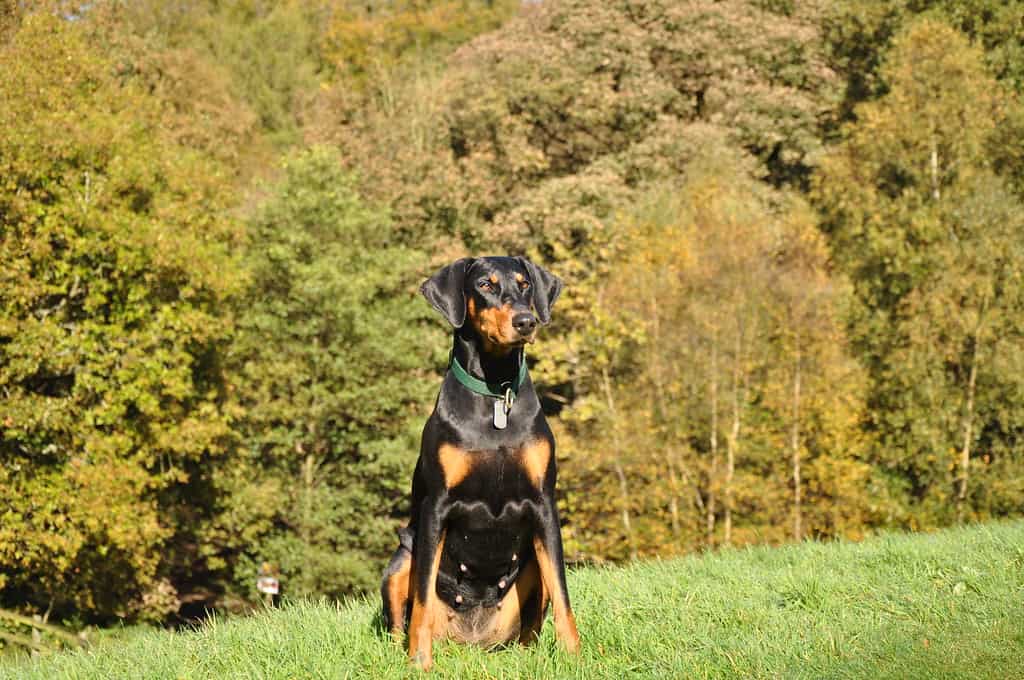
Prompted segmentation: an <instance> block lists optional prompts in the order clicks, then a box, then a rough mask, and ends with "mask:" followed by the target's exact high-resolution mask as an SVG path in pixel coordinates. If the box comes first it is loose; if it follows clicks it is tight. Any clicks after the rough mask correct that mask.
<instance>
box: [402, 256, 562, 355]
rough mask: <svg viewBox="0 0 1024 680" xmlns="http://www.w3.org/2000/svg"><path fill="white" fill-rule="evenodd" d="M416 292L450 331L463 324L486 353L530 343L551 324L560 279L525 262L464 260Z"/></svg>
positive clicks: (482, 259) (425, 283) (502, 258)
mask: <svg viewBox="0 0 1024 680" xmlns="http://www.w3.org/2000/svg"><path fill="white" fill-rule="evenodd" d="M420 292H421V293H423V297H425V298H427V300H428V301H429V302H430V304H431V305H433V306H434V309H436V310H437V311H439V312H441V314H442V315H443V316H444V317H445V318H446V319H448V322H449V323H451V325H452V326H454V327H455V328H463V327H464V326H466V325H467V324H468V325H469V326H470V327H471V328H472V329H473V330H474V331H475V332H476V334H477V335H478V336H479V337H480V340H481V346H482V347H483V350H484V351H485V352H487V353H488V354H494V355H499V356H500V355H503V354H507V353H508V352H510V351H511V350H513V349H515V348H517V347H522V346H523V345H525V344H526V343H528V342H533V341H534V338H535V337H536V334H537V325H538V322H539V323H540V324H547V323H548V322H549V321H551V308H552V307H553V306H554V304H555V300H557V299H558V295H559V294H560V293H561V292H562V280H561V279H559V278H558V277H557V276H555V275H554V274H552V273H551V272H549V271H547V270H546V269H544V268H543V267H538V266H537V265H535V264H534V263H532V262H530V261H529V260H527V259H526V258H524V257H476V258H473V257H467V258H463V259H461V260H456V261H455V262H453V263H451V264H450V265H448V266H447V267H444V268H443V269H442V270H441V271H439V272H437V273H436V274H434V275H433V276H431V277H430V278H429V279H427V280H426V281H425V282H424V283H423V285H422V286H420Z"/></svg>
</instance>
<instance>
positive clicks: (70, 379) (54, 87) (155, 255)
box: [0, 12, 241, 620]
mask: <svg viewBox="0 0 1024 680" xmlns="http://www.w3.org/2000/svg"><path fill="white" fill-rule="evenodd" d="M161 123H162V118H161V103H160V101H159V100H157V99H155V98H154V97H152V96H150V95H148V94H146V93H145V92H143V91H141V90H140V89H138V88H137V87H135V85H134V84H133V83H131V82H127V83H125V82H122V81H121V80H120V79H119V78H117V76H116V72H115V69H114V68H113V67H112V65H111V64H110V63H109V62H108V61H107V60H105V59H104V58H103V57H102V56H100V55H99V54H97V52H96V51H94V50H93V49H92V48H91V47H90V46H89V45H88V44H87V42H86V41H85V40H83V38H82V36H81V34H80V33H79V32H78V30H77V28H76V26H75V24H74V23H72V22H67V21H64V20H62V19H59V18H57V17H55V16H53V15H50V14H47V13H43V12H34V13H33V12H30V13H28V14H26V16H24V17H23V19H22V22H21V26H20V29H19V30H18V31H17V33H15V34H14V35H13V37H12V38H11V40H10V42H7V43H5V44H3V45H2V46H0V178H2V179H0V260H2V261H3V263H4V267H3V274H2V275H0V306H2V313H0V397H2V402H0V403H2V412H3V414H4V415H3V418H4V420H3V428H2V429H0V459H2V461H3V465H2V466H0V487H2V491H0V493H2V495H3V497H4V498H5V499H6V505H5V507H4V509H3V510H2V511H0V589H2V590H0V599H2V600H3V602H4V603H5V604H17V605H19V606H29V607H33V608H36V609H38V610H40V611H42V610H47V611H50V610H52V611H53V613H54V614H55V615H66V614H72V613H78V614H79V615H81V616H83V617H86V618H88V619H92V620H109V619H110V618H112V617H114V616H122V617H134V616H149V617H154V618H157V619H159V618H162V617H163V616H165V615H166V614H168V613H169V612H174V611H176V610H177V608H178V604H179V601H178V598H177V596H176V593H175V588H174V584H173V579H174V574H173V573H171V569H170V565H169V564H168V562H167V561H165V559H164V558H163V553H164V551H165V550H167V551H168V552H176V548H173V549H172V548H169V547H168V546H177V541H178V540H179V538H180V536H179V534H178V531H179V529H180V522H179V520H180V519H181V516H180V514H179V511H180V508H181V507H182V506H180V505H179V504H178V503H177V502H176V501H177V500H178V498H179V497H176V494H177V493H181V494H182V495H183V496H188V495H189V493H190V491H195V490H196V489H197V488H198V478H199V477H200V476H201V475H199V474H197V470H199V469H201V467H202V466H203V465H204V464H206V462H207V461H209V460H211V459H213V458H217V457H219V456H222V455H224V454H225V452H226V451H227V450H228V447H229V444H230V440H231V428H230V417H229V414H228V410H226V409H225V407H224V404H225V401H226V399H225V392H224V389H223V387H224V384H223V375H222V373H221V370H220V365H219V356H220V350H221V349H222V347H223V344H224V342H225V340H226V338H227V336H228V334H229V331H230V317H229V315H228V313H227V312H228V307H227V303H228V300H229V299H230V298H231V296H232V295H234V294H235V293H236V292H237V291H238V290H239V287H240V280H241V276H240V270H239V267H238V263H237V261H236V259H235V257H234V256H233V255H232V254H231V249H232V247H233V246H234V245H237V237H238V230H237V225H236V224H235V223H234V222H233V221H231V220H230V219H229V218H227V217H225V215H227V213H228V212H229V210H228V209H229V206H230V201H229V200H228V196H229V195H230V192H229V191H227V190H226V188H227V186H229V185H227V184H226V183H225V176H226V173H225V172H224V171H223V168H222V167H221V166H220V165H218V164H217V163H216V162H213V161H211V160H210V159H209V158H208V157H205V156H204V155H202V154H199V153H195V152H192V151H190V150H188V149H184V148H182V147H180V146H178V145H177V144H176V143H175V142H174V141H173V140H172V139H169V138H168V136H167V135H165V134H164V132H163V130H162V125H161ZM194 511H195V512H200V513H201V512H202V508H201V507H199V508H195V509H194Z"/></svg>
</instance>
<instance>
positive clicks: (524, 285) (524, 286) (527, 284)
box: [519, 281, 530, 290]
mask: <svg viewBox="0 0 1024 680" xmlns="http://www.w3.org/2000/svg"><path fill="white" fill-rule="evenodd" d="M529 287H530V282H529V281H520V282H519V290H526V289H527V288H529Z"/></svg>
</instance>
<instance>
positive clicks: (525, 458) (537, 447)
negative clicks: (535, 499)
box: [519, 439, 551, 489]
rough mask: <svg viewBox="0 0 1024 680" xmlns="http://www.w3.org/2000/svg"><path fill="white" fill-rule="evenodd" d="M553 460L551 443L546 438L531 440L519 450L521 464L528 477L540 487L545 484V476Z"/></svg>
mask: <svg viewBox="0 0 1024 680" xmlns="http://www.w3.org/2000/svg"><path fill="white" fill-rule="evenodd" d="M550 462H551V445H550V444H549V443H548V441H547V440H546V439H538V440H537V441H534V442H530V443H529V444H527V445H526V446H524V447H523V448H522V449H521V450H520V451H519V464H520V465H521V466H522V468H523V470H524V471H525V472H526V476H527V478H528V479H529V480H530V481H531V482H532V483H533V485H534V486H536V487H537V488H538V489H539V488H541V486H542V485H543V484H544V476H545V475H546V474H547V471H548V464H550Z"/></svg>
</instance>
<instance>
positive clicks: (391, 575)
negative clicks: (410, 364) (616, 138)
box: [381, 257, 580, 670]
mask: <svg viewBox="0 0 1024 680" xmlns="http://www.w3.org/2000/svg"><path fill="white" fill-rule="evenodd" d="M420 291H421V292H422V294H423V296H424V297H425V298H426V299H427V300H428V301H429V302H430V304H431V305H433V307H434V308H435V309H436V310H437V311H438V312H440V313H441V314H442V315H443V316H444V317H445V319H447V320H448V322H449V323H450V324H451V325H452V328H453V329H454V332H453V343H452V353H451V358H450V361H449V368H448V372H447V374H446V375H445V377H444V380H443V382H442V383H441V390H440V393H439V394H438V397H437V401H436V403H435V405H434V411H433V413H432V414H431V416H430V418H429V419H428V420H427V422H426V425H425V426H424V428H423V437H422V442H421V445H420V455H419V459H418V460H417V462H416V469H415V472H414V474H413V481H412V503H411V513H410V514H411V517H410V521H409V524H408V526H406V527H405V528H404V529H400V530H399V532H398V533H399V546H398V549H397V550H396V551H395V553H394V556H393V557H392V558H391V561H390V563H389V564H388V566H387V568H386V569H385V570H384V577H383V582H382V584H381V597H382V600H383V613H384V621H385V625H386V626H387V628H388V630H389V631H390V633H391V635H392V636H393V637H394V638H395V639H396V640H399V641H400V640H401V639H402V636H403V634H404V633H405V632H406V626H407V625H408V651H409V660H410V662H411V663H412V664H413V665H415V666H418V667H420V668H422V669H424V670H426V669H429V668H430V667H431V665H432V663H433V655H432V642H433V640H435V639H438V638H445V637H446V638H449V639H454V640H456V641H459V642H463V643H475V644H480V645H483V646H487V647H492V646H498V645H503V644H507V643H511V642H515V641H518V642H520V643H522V644H529V643H531V642H533V641H534V640H536V639H537V637H538V635H539V634H540V629H541V625H542V624H543V621H544V616H545V615H546V612H547V609H548V605H549V604H550V605H551V606H552V609H553V612H554V622H555V633H556V636H557V638H558V640H559V642H560V643H561V644H562V645H563V646H564V647H565V649H566V650H568V651H569V652H571V653H578V652H579V649H580V637H579V632H578V630H577V628H576V620H575V617H574V616H573V612H572V607H571V606H570V605H569V593H568V591H567V589H566V583H565V563H564V560H563V556H562V535H561V529H560V526H559V523H558V510H557V508H556V504H555V476H556V472H555V441H554V437H553V436H552V434H551V428H550V427H548V423H547V420H545V418H544V413H543V412H542V410H541V405H540V400H539V399H538V397H537V393H536V391H535V390H534V388H533V383H532V382H531V381H530V376H529V373H528V371H527V368H526V363H525V358H524V355H523V350H524V347H525V345H526V344H528V343H532V342H533V341H534V339H535V337H536V333H537V328H538V325H539V324H540V325H543V324H547V323H549V322H550V320H551V308H552V306H553V305H554V304H555V301H556V300H557V299H558V296H559V294H560V293H561V291H562V281H561V279H559V278H558V277H556V276H554V275H553V274H551V273H550V272H548V271H547V270H545V269H543V268H541V267H539V266H537V265H535V264H533V263H532V262H530V261H529V260H527V259H525V258H522V257H481V258H464V259H461V260H457V261H456V262H454V263H452V264H450V265H448V266H446V267H444V268H443V269H441V270H440V271H439V272H437V273H436V274H434V276H432V277H430V278H429V279H428V280H427V281H426V282H425V283H424V284H423V285H422V286H421V288H420Z"/></svg>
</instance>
